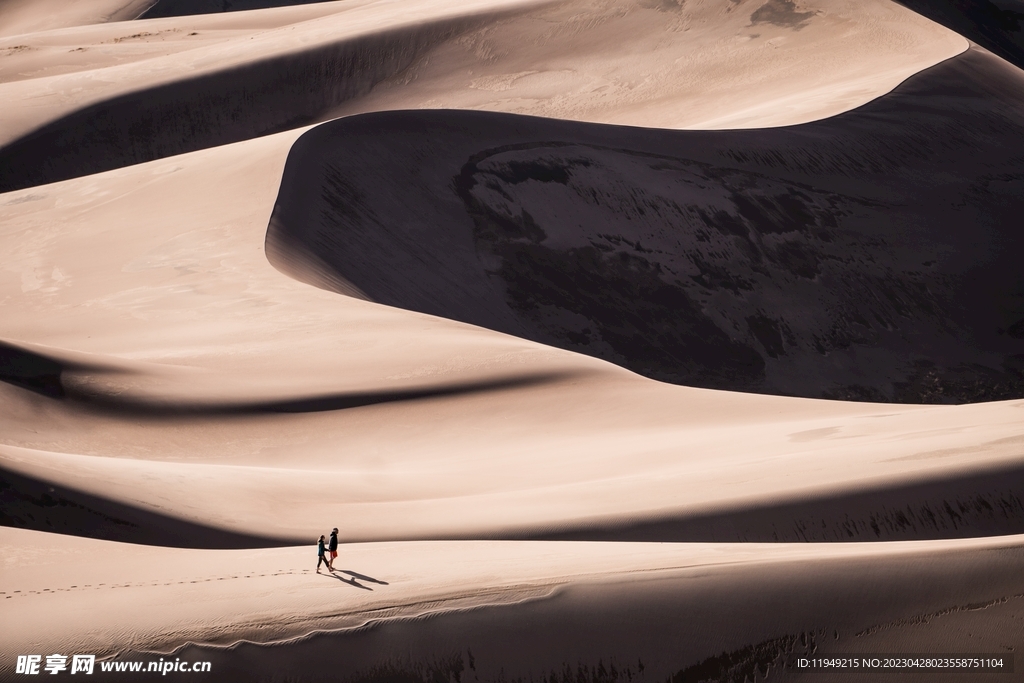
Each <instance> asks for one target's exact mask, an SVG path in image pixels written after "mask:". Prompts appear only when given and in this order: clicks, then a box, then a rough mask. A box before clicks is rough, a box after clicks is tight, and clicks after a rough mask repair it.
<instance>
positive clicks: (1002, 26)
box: [896, 0, 1024, 68]
mask: <svg viewBox="0 0 1024 683" xmlns="http://www.w3.org/2000/svg"><path fill="white" fill-rule="evenodd" d="M896 2H898V3H899V4H901V5H904V6H906V7H908V8H909V9H912V10H914V11H915V12H917V13H918V14H921V15H924V16H926V17H928V18H929V19H931V20H932V21H934V22H936V23H939V24H942V25H943V26H945V27H946V28H948V29H951V30H953V31H956V32H957V33H959V34H960V35H962V36H964V37H965V38H969V39H971V40H973V41H974V42H976V43H978V44H979V45H981V46H982V47H984V48H986V49H988V50H991V51H992V52H994V53H996V54H997V55H999V56H1000V57H1002V58H1003V59H1005V60H1007V61H1009V62H1011V63H1013V64H1016V65H1017V66H1018V67H1020V68H1024V2H1021V0H896Z"/></svg>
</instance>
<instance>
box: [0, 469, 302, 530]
mask: <svg viewBox="0 0 1024 683" xmlns="http://www.w3.org/2000/svg"><path fill="white" fill-rule="evenodd" d="M0 525H3V526H9V527H15V528H18V529H31V530H34V531H47V532H50V533H56V534H67V535H70V536H84V537H86V538H98V539H102V540H106V541H119V542H122V543H137V544H141V545H158V546H167V547H171V548H276V547H283V546H292V545H300V544H305V543H308V539H294V538H272V537H267V536H260V535H251V534H241V533H236V532H233V531H225V530H223V529H217V528H214V527H209V526H204V525H202V524H196V523H194V522H189V521H185V520H181V519H177V518H174V517H170V516H167V515H160V514H157V513H154V512H149V511H146V510H141V509H139V508H136V507H133V506H131V505H125V504H123V503H118V502H116V501H112V500H108V499H106V498H101V497H99V496H93V495H90V494H87V493H82V492H81V491H77V490H75V489H72V488H68V487H65V486H59V485H56V484H52V483H50V482H48V481H45V480H41V479H35V478H33V477H28V476H25V475H22V474H18V473H16V472H12V471H10V470H6V469H4V468H0Z"/></svg>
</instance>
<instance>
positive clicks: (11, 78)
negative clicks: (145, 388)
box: [0, 0, 967, 190]
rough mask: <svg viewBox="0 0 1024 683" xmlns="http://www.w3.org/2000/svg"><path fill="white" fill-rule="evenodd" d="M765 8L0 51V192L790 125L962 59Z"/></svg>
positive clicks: (379, 3) (871, 11)
mask: <svg viewBox="0 0 1024 683" xmlns="http://www.w3.org/2000/svg"><path fill="white" fill-rule="evenodd" d="M762 4H763V3H758V2H751V1H750V0H744V1H743V2H739V3H733V2H732V1H731V0H728V1H726V2H721V1H719V0H714V1H710V0H709V1H707V2H698V3H691V2H688V3H685V4H682V5H680V6H676V5H672V4H671V3H670V4H669V5H666V6H662V5H653V4H651V3H649V2H646V1H644V2H641V1H640V0H631V1H630V2H627V3H615V2H605V1H603V0H601V1H598V0H571V1H569V2H557V3H553V2H540V1H527V0H501V1H499V0H475V1H474V2H470V3H459V4H458V5H453V4H451V3H448V2H446V1H443V0H415V1H413V2H410V1H405V2H395V1H394V0H376V1H374V2H370V1H366V0H360V1H358V2H349V1H345V2H332V3H316V4H311V5H301V6H295V7H283V8H274V9H268V10H259V11H255V12H230V13H226V14H220V15H200V16H196V17H188V18H166V19H153V20H146V21H140V22H134V23H132V24H131V27H132V28H131V29H130V30H129V31H127V32H126V31H125V29H127V28H128V25H127V24H123V23H120V24H109V25H103V26H88V27H84V28H82V29H80V30H64V31H59V32H56V33H49V34H48V33H40V34H37V36H38V37H25V38H24V39H19V41H17V42H18V44H17V45H12V46H10V48H9V49H7V50H3V51H0V64H2V63H3V62H5V61H6V62H9V63H10V65H7V66H4V65H0V74H3V77H4V78H6V79H8V82H6V83H2V84H0V97H3V98H4V99H5V100H6V101H8V102H17V103H18V106H13V107H5V109H4V111H3V112H2V113H0V145H3V147H2V148H0V163H2V166H3V167H5V168H4V170H3V171H2V172H0V188H2V189H5V190H11V189H16V188H21V187H27V186H29V185H35V184H41V183H45V182H49V181H53V180H60V179H64V178H68V177H73V176H75V175H83V174H86V173H94V172H97V171H102V170H107V169H110V168H115V167H118V166H122V165H125V164H129V163H135V162H139V161H146V160H149V159H154V158H158V157H164V156H170V155H173V154H177V153H181V152H186V151H190V150H194V149H198V148H202V147H208V146H213V145H218V144H224V143H228V142H234V141H237V140H242V139H246V138H249V137H253V136H256V135H264V134H267V133H272V132H277V131H279V130H282V129H284V128H291V127H294V126H296V125H299V124H304V123H312V122H314V121H322V120H325V119H328V118H331V117H333V116H339V115H342V114H351V113H356V112H365V111H375V110H380V109H410V108H431V109H436V108H471V109H483V110H489V111H504V112H513V113H522V114H532V115H539V116H548V117H557V118H568V119H573V120H583V121H595V122H605V123H620V124H628V125H638V126H654V127H668V128H737V127H740V128H749V127H763V126H781V125H787V124H793V123H801V122H804V121H810V120H814V119H818V118H822V117H825V116H829V115H832V114H836V113H838V112H841V111H846V110H848V109H850V108H852V107H855V106H857V105H860V104H863V103H864V102H867V101H869V100H871V99H873V98H875V97H878V96H879V95H881V94H883V93H885V92H887V91H889V90H891V89H892V88H893V87H894V86H896V85H897V84H898V83H899V82H900V81H902V80H904V79H905V78H907V77H908V76H909V75H911V74H913V73H916V72H917V71H920V70H921V69H923V68H927V67H928V66H931V65H933V64H935V63H937V62H939V61H941V60H943V59H946V58H948V57H950V56H952V55H954V54H957V53H959V52H962V51H963V50H964V49H966V48H967V42H966V41H965V40H964V39H963V38H961V37H960V36H958V35H957V34H955V33H952V32H951V31H948V30H946V29H944V28H942V27H940V26H938V25H937V24H934V23H932V22H930V21H927V20H924V19H922V18H921V17H919V16H918V15H915V14H914V13H912V12H910V11H908V10H905V9H903V8H900V7H899V6H898V5H895V4H893V3H891V2H888V1H887V0H870V1H869V2H856V3H853V2H842V1H840V0H815V2H814V3H812V5H813V6H811V7H809V8H807V9H806V11H801V12H798V11H796V10H795V9H794V8H793V7H792V6H791V5H792V3H789V4H787V3H786V2H781V1H780V0H773V2H769V3H767V5H764V6H761V5H762ZM776 4H778V5H779V7H778V8H776V7H775V5H776ZM193 33H194V34H195V35H193ZM26 41H27V42H26ZM46 64H52V65H53V66H52V67H49V66H44V65H46ZM115 141H116V143H115ZM112 143H113V144H112Z"/></svg>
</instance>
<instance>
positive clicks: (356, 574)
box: [340, 569, 389, 586]
mask: <svg viewBox="0 0 1024 683" xmlns="http://www.w3.org/2000/svg"><path fill="white" fill-rule="evenodd" d="M340 571H341V573H342V574H348V575H349V576H351V577H352V578H353V579H359V580H360V581H369V582H370V583H376V584H378V585H381V586H387V585H389V584H388V582H387V581H380V580H379V579H375V578H373V577H372V576H366V575H365V574H360V573H359V572H354V571H351V570H348V569H342V570H340Z"/></svg>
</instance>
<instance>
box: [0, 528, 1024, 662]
mask: <svg viewBox="0 0 1024 683" xmlns="http://www.w3.org/2000/svg"><path fill="white" fill-rule="evenodd" d="M0 538H2V543H3V548H4V558H5V560H4V562H5V566H4V571H5V576H7V577H9V581H10V582H9V583H7V584H5V590H4V591H3V592H2V593H3V594H2V595H0V600H2V602H0V610H2V613H3V616H4V620H3V623H4V631H3V649H4V654H5V655H9V654H10V653H16V652H29V651H36V650H39V649H46V648H47V647H49V646H50V645H51V644H52V643H54V642H60V643H62V645H63V647H64V648H65V650H67V651H76V652H87V653H94V654H97V655H99V656H110V655H112V654H115V653H114V652H113V651H112V649H111V643H119V646H118V649H123V650H128V651H130V652H134V653H140V652H143V653H144V652H157V653H159V654H162V655H165V656H169V655H171V654H174V655H178V656H181V654H182V653H181V652H180V650H178V648H180V646H181V645H182V644H184V643H191V644H192V646H193V647H191V648H190V654H191V655H192V656H191V657H190V658H191V659H193V660H195V659H210V658H213V659H215V661H216V659H217V658H218V656H219V657H220V658H221V659H223V657H224V654H223V653H218V651H217V650H215V649H214V650H211V649H208V648H206V649H204V648H196V647H194V646H196V645H198V646H205V645H219V646H231V647H232V648H235V649H237V648H238V647H239V642H240V641H244V642H248V643H254V644H266V643H278V644H279V645H278V647H281V646H282V645H284V644H285V643H287V644H288V645H290V646H295V645H298V646H300V647H303V646H304V647H311V646H312V647H316V646H318V645H319V646H320V647H323V646H325V645H327V644H328V643H329V642H330V635H329V634H332V633H333V634H334V641H335V642H339V641H338V640H337V637H338V636H346V635H347V636H349V637H351V638H355V639H356V640H357V643H358V639H367V638H373V637H374V636H375V635H376V634H379V633H380V632H381V631H384V632H386V631H387V629H388V628H391V627H397V628H402V627H403V626H404V627H406V628H408V626H409V624H410V623H412V624H415V623H416V621H420V622H421V623H423V620H424V619H427V621H426V622H425V623H426V625H427V626H428V627H431V626H432V628H430V630H431V631H432V632H433V634H434V635H432V636H430V637H428V638H427V639H426V640H424V641H423V642H421V643H419V645H418V649H420V650H427V651H429V650H431V649H433V650H434V652H433V653H431V654H434V655H435V656H436V655H438V654H440V655H448V654H450V653H451V652H452V651H456V652H458V653H459V654H463V653H464V651H465V649H466V648H469V650H470V651H471V652H472V651H475V652H476V658H477V660H478V661H479V666H480V667H481V669H482V670H481V671H480V672H479V673H480V674H481V675H485V674H486V673H489V674H491V675H492V676H493V675H495V674H496V673H497V671H496V670H495V669H496V667H495V662H496V661H499V662H500V661H504V662H505V668H506V673H508V674H513V673H517V674H521V673H524V672H526V671H530V670H531V669H530V667H529V665H524V664H519V663H516V661H515V657H514V655H513V657H512V658H508V657H507V652H506V653H504V654H505V655H506V656H504V657H501V656H498V653H500V652H501V650H503V649H504V650H506V651H509V650H512V651H514V650H515V649H516V647H517V646H518V647H521V648H523V651H525V652H529V651H530V650H534V651H535V652H536V654H534V655H533V656H529V655H528V656H527V657H525V659H530V660H533V661H531V662H529V664H532V665H533V666H534V667H536V665H537V664H541V663H542V666H544V667H554V668H561V666H562V665H564V664H566V663H568V664H570V665H572V664H575V662H572V661H571V660H570V661H568V662H566V661H564V660H560V659H559V658H560V657H561V656H563V655H564V652H562V651H560V650H561V648H559V647H558V646H557V645H555V646H554V647H550V648H548V651H547V652H545V649H546V648H543V647H537V643H536V642H530V641H537V640H538V639H540V638H542V637H548V638H550V637H551V631H550V630H549V628H550V627H549V626H541V627H540V629H541V630H540V633H534V634H533V635H532V636H530V635H526V634H525V633H524V634H522V636H521V637H522V638H523V640H522V642H519V641H515V640H514V641H511V642H509V641H507V640H506V641H504V642H503V639H502V638H500V637H495V636H496V634H495V633H494V629H493V626H492V627H490V628H487V627H484V628H483V629H482V630H481V629H480V627H479V625H478V626H477V628H475V629H474V628H467V625H466V624H464V623H463V624H460V623H459V621H460V619H461V620H463V621H465V620H469V621H470V623H472V622H473V621H474V620H475V621H476V622H477V623H478V624H479V622H480V620H481V619H487V618H490V619H491V620H494V619H498V620H501V622H503V623H504V624H506V627H505V629H504V630H505V631H506V633H507V632H509V631H512V632H515V631H517V630H519V629H521V628H522V625H520V624H519V623H517V622H519V621H520V620H524V617H525V621H526V622H527V623H538V622H539V623H540V624H546V623H551V622H553V621H557V620H558V619H561V620H563V621H568V622H569V623H572V624H573V627H574V629H573V630H576V631H577V632H576V633H575V635H573V636H570V637H569V638H568V639H567V643H572V642H573V641H575V640H577V639H579V640H587V636H588V635H590V636H591V637H594V636H595V635H596V636H597V637H596V639H595V641H592V643H591V646H592V648H593V650H594V655H595V656H594V661H596V659H597V657H598V656H603V657H604V659H605V661H606V662H607V661H608V658H609V656H611V657H615V655H616V654H619V652H621V653H623V654H624V653H626V652H630V651H631V650H632V658H631V659H626V657H622V656H621V655H620V656H619V663H620V666H621V665H622V664H630V665H634V664H635V661H636V658H639V659H641V660H646V666H647V667H650V669H651V670H649V671H647V672H646V675H647V677H648V678H649V679H650V680H656V679H658V678H660V677H662V676H665V675H667V674H670V673H673V671H672V669H671V662H672V657H670V656H666V651H669V652H671V651H675V652H673V654H678V653H679V652H680V651H688V653H687V654H689V656H691V657H700V656H701V655H705V656H706V655H714V654H718V652H719V651H720V650H719V649H717V648H720V647H732V648H736V647H738V646H742V645H745V644H753V643H758V642H760V641H763V640H768V639H772V640H776V641H784V640H785V636H787V635H790V634H789V632H790V631H792V630H793V629H794V628H797V629H800V631H803V634H802V635H804V637H806V635H808V634H813V635H814V636H816V637H817V639H818V641H819V642H820V643H821V646H822V647H823V648H824V647H830V649H831V650H832V651H836V650H839V651H842V649H843V648H846V649H847V651H849V648H850V647H856V646H857V645H859V644H861V643H862V642H870V639H869V638H868V637H867V636H869V635H870V633H871V632H872V631H873V630H879V629H885V628H886V627H890V624H891V623H892V622H894V621H898V620H900V619H913V618H915V617H918V618H920V617H925V618H926V619H927V618H928V615H934V616H932V617H931V619H929V620H936V621H938V620H939V619H937V617H938V616H939V615H938V614H936V613H945V614H951V615H952V616H951V617H948V618H947V619H945V620H944V622H943V623H940V624H937V625H935V626H932V629H934V630H939V629H941V628H942V627H946V628H948V629H949V630H951V631H952V633H954V634H955V633H956V631H957V630H959V629H960V628H963V627H964V626H967V627H968V628H969V627H970V624H966V625H965V624H962V623H957V622H958V621H962V619H958V618H957V617H958V616H959V615H958V613H959V612H962V611H969V610H971V609H973V610H974V611H981V610H986V609H990V610H991V611H990V612H989V613H988V614H987V615H986V616H988V617H989V619H990V624H989V630H991V629H992V627H994V626H996V622H998V623H1000V624H1003V625H1004V626H1005V625H1009V624H1012V623H1013V621H1012V617H1010V618H1008V616H1007V615H1002V614H995V613H997V612H999V608H1000V607H1002V606H1004V605H1009V606H1010V607H1011V608H1012V609H1016V610H1019V607H1020V601H1021V599H1022V595H1019V594H1018V593H1019V592H1020V591H1019V590H1018V589H1019V588H1020V585H1019V582H1017V581H1016V580H1015V578H1014V577H1013V571H1014V569H1015V568H1016V567H1018V566H1019V562H1020V560H1021V553H1022V552H1024V546H1022V540H1021V537H1020V536H1009V537H999V538H995V539H969V540H961V541H929V542H908V543H870V544H767V545H766V544H661V543H625V544H623V543H552V542H522V541H520V542H433V543H430V542H421V543H369V544H355V545H346V546H343V547H342V551H341V555H340V557H339V558H338V559H337V561H336V566H335V569H336V572H335V573H334V574H333V575H332V574H331V573H329V572H327V570H326V569H324V570H322V571H323V573H322V574H317V573H316V572H315V571H314V565H315V561H316V560H315V555H314V554H313V553H310V552H309V548H308V547H302V548H278V549H268V550H238V551H202V550H180V549H165V548H150V547H145V546H134V545H124V544H116V543H108V542H104V541H95V540H90V539H74V538H66V537H59V536H53V535H48V534H40V533H35V532H27V531H21V530H14V529H5V530H3V531H2V536H0ZM940 563H941V564H942V565H944V566H945V568H946V574H947V575H948V577H949V578H947V580H946V581H944V582H943V581H942V579H941V578H940V579H938V580H936V578H934V577H935V575H936V574H939V572H936V571H935V569H934V568H933V567H934V565H936V564H940ZM884 567H887V568H888V573H891V574H896V575H897V578H895V580H893V581H891V582H890V583H889V585H887V586H881V585H878V584H877V583H876V582H877V580H878V577H879V572H878V569H879V568H884ZM883 571H885V570H883ZM981 576H983V577H984V578H985V580H984V581H983V582H980V583H971V582H970V581H969V580H968V581H965V579H969V578H970V577H981ZM924 578H927V579H930V580H931V581H933V582H934V583H935V586H934V587H938V586H940V585H941V586H942V587H943V588H944V589H945V590H944V591H943V592H942V593H941V594H936V592H935V591H934V590H933V591H922V590H920V589H919V588H918V589H914V588H913V587H912V586H913V583H914V581H915V580H917V581H920V580H921V579H924ZM730 583H738V584H740V585H742V586H743V588H740V589H739V590H738V591H736V590H735V588H734V590H733V592H732V595H730V593H729V591H723V588H724V587H725V586H727V585H728V584H730ZM723 584H725V586H723ZM787 584H789V588H790V589H791V590H792V587H793V586H794V584H797V585H800V586H801V588H800V590H802V591H803V594H791V595H790V597H789V599H790V601H791V604H789V605H786V606H785V607H783V609H778V608H779V601H780V598H781V597H782V595H781V594H784V593H785V589H786V588H787ZM942 584H946V585H942ZM13 586H16V587H17V588H16V592H15V590H11V588H12V587H13ZM1015 591H1016V592H1015ZM758 593H759V594H760V595H761V600H763V601H764V603H765V604H764V607H768V609H767V610H765V611H763V612H762V611H761V608H762V606H761V605H756V604H749V603H748V604H747V605H746V608H745V609H743V612H742V616H741V614H735V615H734V617H733V618H731V619H729V620H728V621H726V620H724V619H722V616H721V613H722V611H723V610H735V609H737V608H739V607H740V605H739V604H737V603H739V600H738V599H737V598H740V597H741V596H744V595H751V594H758ZM825 595H828V597H827V598H825V597H824V596H825ZM823 598H824V600H825V601H826V602H827V603H829V604H830V606H832V607H834V606H835V605H844V606H845V608H846V609H845V610H844V615H843V617H842V619H841V622H842V623H841V626H840V628H841V629H842V633H840V632H839V630H838V629H837V628H835V627H833V628H831V629H829V631H828V633H821V631H820V625H821V624H820V620H821V619H822V617H823V616H824V615H823V613H822V612H823V611H824V610H822V609H821V606H820V605H817V606H816V605H815V602H817V601H819V600H822V599H823ZM719 601H721V602H719ZM658 602H660V603H661V604H660V607H658V606H655V604H656V603H658ZM858 602H859V604H858ZM886 602H888V603H889V604H885V603H886ZM652 603H655V604H652ZM716 603H717V604H716ZM630 604H632V605H633V606H634V608H635V607H636V605H638V604H639V605H644V606H645V607H646V608H647V609H646V610H645V612H644V614H645V617H644V618H643V621H642V622H640V623H637V624H636V626H634V627H632V628H622V629H619V628H615V622H614V619H616V618H617V619H619V620H622V622H620V625H624V624H625V623H631V624H632V623H633V622H637V615H636V614H635V613H634V614H630V610H629V609H628V605H630ZM972 604H973V605H974V606H973V607H970V605H972ZM882 605H884V606H882ZM991 608H995V609H991ZM55 609H57V610H59V611H60V612H61V614H62V615H63V616H62V618H61V619H59V620H54V618H53V616H52V614H53V610H55ZM741 609H742V608H741ZM545 612H547V613H548V618H546V619H544V618H541V619H538V617H540V616H541V615H544V614H545ZM602 612H603V613H604V614H603V615H602V616H603V617H604V620H603V621H599V622H597V623H598V628H594V624H591V625H590V626H587V625H586V621H585V619H582V618H581V617H583V616H584V615H585V614H587V613H590V614H591V615H593V614H594V613H598V614H601V613H602ZM574 613H575V616H573V615H574ZM701 613H710V614H712V615H713V614H718V615H719V616H715V617H712V619H713V620H714V621H715V622H718V623H720V624H721V623H722V622H723V621H725V622H726V623H727V624H728V626H726V627H725V628H718V629H715V630H714V631H713V632H711V633H705V635H704V636H699V635H698V633H699V632H700V621H699V619H698V618H697V617H696V615H698V614H701ZM445 615H448V616H447V617H446V616H445ZM559 615H560V616H559ZM531 616H532V619H530V617H531ZM552 617H553V618H552ZM446 618H448V619H453V620H454V625H446V624H445V621H446ZM409 620H414V621H412V622H410V621H409ZM668 624H675V626H673V627H671V628H669V629H668V632H666V630H665V627H666V625H668ZM836 625H837V626H839V624H836ZM816 627H819V628H816ZM936 627H938V628H936ZM922 630H923V629H922ZM659 631H660V632H659ZM602 633H604V634H605V635H598V634H602ZM612 634H614V638H615V639H616V640H617V641H618V644H617V645H611V646H610V642H598V641H608V640H609V639H608V635H612ZM311 636H312V638H311ZM780 636H781V638H780ZM673 638H676V639H678V642H676V643H675V644H670V643H671V640H672V639H673ZM911 638H912V636H911ZM744 639H745V641H744ZM340 642H341V643H342V644H343V646H344V643H345V641H344V640H341V641H340ZM896 642H898V641H894V640H893V639H890V642H889V645H890V646H893V645H895V644H896ZM1000 642H1003V643H1004V644H1005V645H1012V644H1013V637H1012V636H1011V635H1010V634H1009V633H1006V634H1004V635H1003V636H1002V641H1000ZM773 645H774V646H775V647H779V646H780V645H781V646H782V648H783V649H784V648H785V647H788V648H789V649H790V650H792V649H795V646H796V647H798V646H797V644H796V643H774V644H773ZM593 646H597V647H593ZM666 646H667V647H666ZM346 649H349V648H346ZM353 649H354V650H356V651H358V648H353ZM197 650H198V653H197ZM659 650H660V651H659ZM400 651H401V647H398V648H388V647H386V646H385V647H380V646H379V645H378V646H377V647H374V648H369V649H366V650H363V651H362V652H361V653H359V654H355V653H354V652H351V653H350V652H345V655H347V656H345V657H344V658H343V659H342V661H341V662H340V666H341V667H342V670H345V671H346V672H355V671H358V670H359V669H365V668H370V667H372V665H374V664H380V663H388V660H389V659H392V658H394V659H395V660H398V658H397V657H396V654H397V653H398V652H400ZM353 655H355V656H353ZM129 656H130V655H129ZM265 657H266V655H265V654H264V655H262V656H260V655H258V654H257V655H256V656H255V657H251V658H246V659H247V660H249V661H251V663H250V664H249V665H247V667H246V668H248V669H249V670H250V672H253V673H254V672H255V671H256V670H257V667H258V662H259V661H260V660H261V659H265ZM154 658H155V657H154ZM236 659H237V658H236ZM488 660H490V661H488ZM394 663H396V664H398V663H401V662H400V660H399V661H394ZM532 670H533V671H537V670H538V669H536V668H533V669H532ZM222 675H223V673H222ZM230 680H245V679H244V678H243V679H230Z"/></svg>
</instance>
